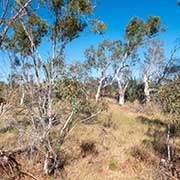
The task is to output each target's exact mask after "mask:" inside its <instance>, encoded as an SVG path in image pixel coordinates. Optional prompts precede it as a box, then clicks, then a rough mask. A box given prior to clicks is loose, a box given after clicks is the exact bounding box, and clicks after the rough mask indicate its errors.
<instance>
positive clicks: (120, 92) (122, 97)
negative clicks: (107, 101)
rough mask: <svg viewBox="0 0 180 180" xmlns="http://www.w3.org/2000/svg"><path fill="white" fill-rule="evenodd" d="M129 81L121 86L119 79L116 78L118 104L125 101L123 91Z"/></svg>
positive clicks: (122, 103)
mask: <svg viewBox="0 0 180 180" xmlns="http://www.w3.org/2000/svg"><path fill="white" fill-rule="evenodd" d="M128 84H129V82H128V81H127V82H126V83H125V85H124V86H123V85H122V83H121V80H120V79H118V87H119V105H124V103H125V92H126V89H127V87H128Z"/></svg>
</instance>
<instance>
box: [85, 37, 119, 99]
mask: <svg viewBox="0 0 180 180" xmlns="http://www.w3.org/2000/svg"><path fill="white" fill-rule="evenodd" d="M120 47H121V42H120V41H109V40H104V41H103V42H101V43H100V44H99V45H98V48H97V50H96V49H95V47H94V46H91V47H90V48H88V49H87V50H86V51H85V57H86V59H87V60H86V61H85V63H84V66H85V67H86V68H87V69H88V70H92V69H94V70H96V73H97V74H98V75H100V77H99V78H98V87H97V92H96V96H95V98H96V102H97V101H98V100H99V97H100V95H101V90H102V88H105V87H106V86H108V85H110V84H108V82H107V78H108V77H109V76H112V75H109V74H112V63H113V61H114V60H115V58H116V54H117V52H118V51H119V48H120Z"/></svg>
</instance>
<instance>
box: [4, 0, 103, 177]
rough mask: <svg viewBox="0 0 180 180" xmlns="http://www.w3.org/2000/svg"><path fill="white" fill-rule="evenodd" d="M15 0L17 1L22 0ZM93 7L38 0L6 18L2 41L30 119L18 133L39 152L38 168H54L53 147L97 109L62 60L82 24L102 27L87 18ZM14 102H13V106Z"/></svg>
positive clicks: (86, 1) (56, 153)
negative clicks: (46, 53)
mask: <svg viewBox="0 0 180 180" xmlns="http://www.w3.org/2000/svg"><path fill="white" fill-rule="evenodd" d="M18 2H19V4H20V5H22V6H23V1H22V2H21V1H18ZM37 5H38V6H37ZM34 7H38V8H34ZM44 7H45V8H44ZM43 9H46V11H47V12H46V13H47V14H48V13H49V14H51V15H52V21H49V23H47V20H48V18H49V17H46V18H42V17H41V16H39V13H38V12H39V11H41V10H43ZM93 10H94V5H93V3H92V2H91V1H89V0H77V1H63V0H53V1H48V0H47V1H38V4H33V6H28V7H27V8H24V13H26V14H27V16H25V17H24V16H23V17H19V18H18V19H16V21H13V22H12V31H11V33H8V34H7V37H6V43H5V44H4V46H5V48H6V50H7V51H8V52H9V53H11V54H13V56H12V57H13V58H12V61H13V62H18V63H17V65H16V66H15V69H16V74H17V75H18V77H19V79H18V80H19V86H20V87H21V88H20V89H22V97H23V98H21V99H23V100H22V101H21V103H20V105H21V106H22V107H23V108H25V109H26V111H27V112H28V121H29V123H30V124H31V128H27V127H23V129H22V131H23V132H24V138H25V139H26V140H28V143H29V145H30V146H31V147H34V146H35V147H36V148H37V149H39V150H41V151H43V154H45V157H44V159H45V160H44V172H45V173H47V174H52V173H53V172H54V170H55V169H56V168H58V167H59V159H60V158H61V157H59V151H60V149H61V146H62V144H63V143H64V141H65V138H66V136H67V135H68V132H69V131H70V130H71V129H72V128H73V127H74V125H75V124H76V123H77V122H79V121H81V122H84V121H86V120H89V119H91V118H93V117H95V115H97V114H98V113H99V112H100V111H101V109H102V108H101V106H96V105H95V104H93V103H91V102H90V101H89V99H87V98H86V94H85V92H86V90H84V87H83V85H82V83H81V82H78V81H76V80H75V79H74V78H73V76H71V71H69V70H67V68H66V65H65V63H64V50H65V46H66V44H67V43H69V42H71V41H72V40H73V39H75V38H77V37H78V36H79V35H80V33H81V32H82V31H83V30H84V29H85V28H86V26H91V28H93V29H94V30H95V31H98V32H102V31H103V30H104V28H105V26H104V24H103V23H102V22H101V21H99V20H98V19H94V18H93V17H92V11H93ZM46 13H45V14H46ZM47 37H48V38H49V42H50V44H51V47H50V48H51V49H52V53H51V54H50V57H48V58H45V57H43V56H42V55H41V51H39V46H40V45H41V44H42V43H43V42H44V41H46V38H47ZM66 72H68V73H66ZM16 77H17V76H16ZM15 79H16V78H15ZM16 80H17V79H16ZM57 87H58V88H57ZM57 89H60V97H61V98H62V99H61V100H60V101H58V99H57V98H56V97H55V93H56V90H57ZM77 92H79V93H77ZM67 93H68V94H67ZM17 103H19V102H18V101H15V104H16V106H17ZM26 121H27V120H26ZM54 131H58V136H57V137H55V139H53V138H52V134H53V132H54ZM56 134H57V132H56ZM22 139H23V138H22Z"/></svg>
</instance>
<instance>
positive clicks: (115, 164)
mask: <svg viewBox="0 0 180 180" xmlns="http://www.w3.org/2000/svg"><path fill="white" fill-rule="evenodd" d="M117 168H118V160H117V159H111V160H110V162H109V169H110V170H116V169H117Z"/></svg>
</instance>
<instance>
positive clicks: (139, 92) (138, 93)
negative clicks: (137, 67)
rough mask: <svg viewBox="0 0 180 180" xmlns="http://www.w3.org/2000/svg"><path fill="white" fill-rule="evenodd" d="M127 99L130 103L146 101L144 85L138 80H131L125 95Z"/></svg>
mask: <svg viewBox="0 0 180 180" xmlns="http://www.w3.org/2000/svg"><path fill="white" fill-rule="evenodd" d="M125 99H126V100H127V101H130V102H133V101H135V100H138V101H139V102H141V103H143V102H144V100H145V94H144V84H143V83H140V82H138V81H137V80H136V79H131V80H130V81H129V85H128V87H127V90H126V93H125Z"/></svg>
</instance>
